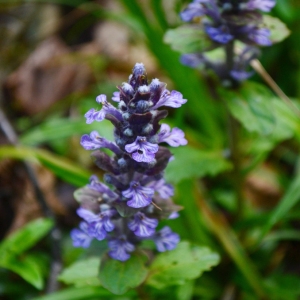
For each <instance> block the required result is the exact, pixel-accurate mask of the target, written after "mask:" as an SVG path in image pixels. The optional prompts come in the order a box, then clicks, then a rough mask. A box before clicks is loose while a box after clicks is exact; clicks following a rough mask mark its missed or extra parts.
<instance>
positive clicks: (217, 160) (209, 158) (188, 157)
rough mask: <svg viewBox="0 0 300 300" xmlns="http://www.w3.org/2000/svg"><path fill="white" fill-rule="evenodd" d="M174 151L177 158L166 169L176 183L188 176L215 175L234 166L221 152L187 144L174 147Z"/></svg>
mask: <svg viewBox="0 0 300 300" xmlns="http://www.w3.org/2000/svg"><path fill="white" fill-rule="evenodd" d="M172 153H173V155H174V157H175V159H174V160H173V161H171V162H170V163H169V165H168V167H167V169H166V179H167V181H170V182H174V183H178V182H180V181H181V180H183V179H187V178H199V177H203V176H206V175H211V176H214V175H216V174H218V173H221V172H223V171H227V170H230V169H231V167H232V166H231V163H230V162H229V161H227V160H226V159H224V158H223V157H222V153H221V152H211V151H210V152H209V151H204V150H199V149H196V148H192V147H190V146H185V147H179V148H176V149H172ZM178 170H181V171H180V172H178Z"/></svg>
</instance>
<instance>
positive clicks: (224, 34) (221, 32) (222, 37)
mask: <svg viewBox="0 0 300 300" xmlns="http://www.w3.org/2000/svg"><path fill="white" fill-rule="evenodd" d="M205 32H206V33H207V35H208V36H209V37H210V38H211V39H212V40H213V41H215V42H218V43H220V44H227V43H228V42H230V41H231V40H232V39H233V38H234V36H233V35H231V34H230V33H229V28H228V27H227V26H225V25H221V26H220V27H217V28H215V27H212V26H206V27H205Z"/></svg>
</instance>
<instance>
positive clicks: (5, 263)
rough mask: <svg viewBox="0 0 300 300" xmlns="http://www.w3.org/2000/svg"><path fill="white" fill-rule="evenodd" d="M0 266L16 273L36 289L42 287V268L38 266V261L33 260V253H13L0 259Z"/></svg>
mask: <svg viewBox="0 0 300 300" xmlns="http://www.w3.org/2000/svg"><path fill="white" fill-rule="evenodd" d="M0 266H1V267H2V268H6V269H9V270H11V271H13V272H15V273H17V274H18V275H20V276H21V277H22V278H23V279H24V280H26V281H27V282H29V283H30V284H32V285H33V286H34V287H36V288H37V289H39V290H41V289H43V286H44V281H43V276H42V270H41V267H40V266H39V262H38V261H36V260H35V257H34V256H33V255H26V256H22V257H15V256H13V255H11V256H7V257H6V258H5V260H1V261H0Z"/></svg>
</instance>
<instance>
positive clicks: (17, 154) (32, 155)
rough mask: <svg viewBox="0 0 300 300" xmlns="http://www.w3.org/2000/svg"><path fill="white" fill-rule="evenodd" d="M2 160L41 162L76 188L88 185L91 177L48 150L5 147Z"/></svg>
mask: <svg viewBox="0 0 300 300" xmlns="http://www.w3.org/2000/svg"><path fill="white" fill-rule="evenodd" d="M0 158H15V159H21V160H29V161H33V162H40V163H41V164H42V165H44V166H45V167H46V168H48V169H49V170H50V171H52V172H53V173H54V174H55V175H56V176H57V177H59V178H61V179H63V180H65V181H67V182H69V183H71V184H74V185H76V186H82V185H84V184H86V183H87V182H88V180H89V177H90V173H89V172H87V171H86V170H85V169H83V168H81V167H79V166H76V165H75V164H74V162H71V161H69V160H67V159H65V158H63V157H59V156H57V155H55V154H52V153H50V152H48V151H46V150H41V149H34V148H27V147H13V146H3V147H0Z"/></svg>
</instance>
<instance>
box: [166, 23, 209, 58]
mask: <svg viewBox="0 0 300 300" xmlns="http://www.w3.org/2000/svg"><path fill="white" fill-rule="evenodd" d="M164 42H165V43H167V44H170V45H171V48H172V49H173V50H176V51H179V52H180V53H195V52H203V51H207V50H209V49H212V45H213V43H212V41H211V40H210V39H209V38H208V37H207V35H206V33H205V32H204V30H203V28H202V27H201V25H182V26H180V27H177V28H175V29H169V30H167V32H166V34H165V36H164Z"/></svg>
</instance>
